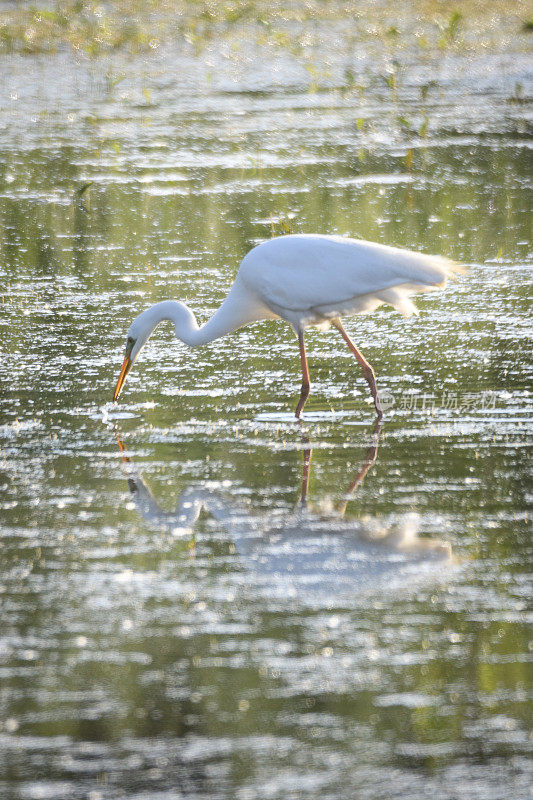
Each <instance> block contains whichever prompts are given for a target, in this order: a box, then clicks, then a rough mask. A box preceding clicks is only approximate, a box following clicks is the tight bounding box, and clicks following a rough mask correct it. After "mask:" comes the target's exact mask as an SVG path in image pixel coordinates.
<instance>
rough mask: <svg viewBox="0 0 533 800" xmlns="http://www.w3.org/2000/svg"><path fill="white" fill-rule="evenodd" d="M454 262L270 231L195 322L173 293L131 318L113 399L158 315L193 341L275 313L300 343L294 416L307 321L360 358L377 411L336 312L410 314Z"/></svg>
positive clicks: (305, 386) (305, 390)
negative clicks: (417, 297) (331, 331)
mask: <svg viewBox="0 0 533 800" xmlns="http://www.w3.org/2000/svg"><path fill="white" fill-rule="evenodd" d="M456 270H457V265H456V264H454V262H452V261H450V260H449V259H447V258H443V257H442V256H430V255H425V254H423V253H415V252H412V251H410V250H401V249H398V248H396V247H388V246H386V245H383V244H376V243H375V242H365V241H362V240H357V239H349V238H345V237H341V236H323V235H319V234H294V235H289V236H280V237H277V238H274V239H269V240H268V241H266V242H263V243H262V244H259V245H257V247H254V248H253V249H252V250H250V252H249V253H248V254H247V255H246V256H245V257H244V258H243V260H242V262H241V265H240V267H239V271H238V272H237V276H236V278H235V281H234V283H233V286H232V287H231V289H230V292H229V294H228V296H227V297H226V299H225V300H224V302H223V303H222V305H221V306H220V308H219V309H218V310H217V311H216V312H215V314H213V316H212V317H211V319H210V320H208V321H207V322H206V323H205V324H204V325H202V326H201V327H199V326H198V323H197V321H196V318H195V316H194V314H193V312H192V311H191V309H190V308H188V306H186V305H185V304H184V303H180V302H178V301H176V300H166V301H163V302H161V303H157V304H156V305H154V306H152V307H151V308H148V309H146V311H143V312H142V313H141V314H139V316H138V317H136V318H135V319H134V320H133V322H132V324H131V325H130V328H129V330H128V334H127V340H126V353H125V356H124V362H123V364H122V369H121V370H120V375H119V377H118V380H117V384H116V387H115V392H114V395H113V400H116V399H117V398H118V396H119V394H120V391H121V389H122V386H123V385H124V381H125V380H126V375H127V374H128V372H129V370H130V368H131V365H132V364H133V363H134V361H135V359H136V358H137V356H138V355H139V352H140V350H141V348H142V347H143V345H144V344H145V343H146V341H147V340H148V338H149V336H150V335H151V334H152V332H153V330H154V329H155V327H156V326H157V325H159V323H160V322H163V321H164V320H170V321H171V322H173V323H174V326H175V333H176V336H177V338H178V339H181V341H182V342H185V344H187V345H189V346H190V347H197V346H198V345H201V344H205V343H206V342H211V341H213V340H214V339H218V338H219V337H220V336H224V335H225V334H227V333H230V332H231V331H234V330H236V329H237V328H240V327H242V326H243V325H247V324H248V323H250V322H255V321H256V320H261V319H268V318H275V317H281V318H282V319H285V320H287V322H289V323H290V324H291V325H292V327H293V328H294V331H295V333H296V336H297V337H298V342H299V346H300V358H301V364H302V388H301V392H300V399H299V401H298V405H297V407H296V417H299V416H300V414H301V412H302V409H303V407H304V405H305V401H306V400H307V397H308V396H309V389H310V382H309V368H308V366H307V356H306V353H305V344H304V331H305V329H306V328H307V327H309V326H316V327H318V328H328V327H329V326H330V325H334V326H335V327H336V328H337V330H338V331H339V332H340V334H341V336H342V337H343V339H344V341H345V342H346V344H347V345H348V347H349V348H350V350H351V351H352V353H353V354H354V356H355V357H356V359H357V361H358V362H359V364H360V365H361V368H362V370H363V375H364V376H365V378H366V380H367V382H368V385H369V386H370V391H371V392H372V397H373V399H374V404H375V406H376V411H377V414H378V418H381V416H382V409H381V405H380V401H379V396H378V391H377V387H376V379H375V376H374V370H373V369H372V367H371V366H370V364H369V363H368V361H367V360H366V359H365V357H364V356H363V354H362V353H361V352H360V351H359V350H358V349H357V347H356V346H355V345H354V343H353V342H352V341H351V339H350V337H349V336H348V334H347V333H346V331H345V330H344V328H343V326H342V323H341V320H340V318H341V316H344V315H347V314H362V313H364V312H367V311H373V310H374V309H375V308H377V306H379V305H381V304H382V303H388V304H389V305H391V306H394V307H395V308H397V309H398V310H399V311H401V312H402V314H404V315H405V316H410V315H411V314H416V313H417V310H416V307H415V305H414V303H413V302H412V301H411V300H410V299H409V294H412V293H418V292H427V291H431V290H433V289H438V288H442V287H444V286H445V284H446V279H447V278H449V277H450V276H451V275H452V274H453V273H454V272H455V271H456Z"/></svg>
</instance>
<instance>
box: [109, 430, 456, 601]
mask: <svg viewBox="0 0 533 800" xmlns="http://www.w3.org/2000/svg"><path fill="white" fill-rule="evenodd" d="M379 432H380V426H379V423H377V424H376V427H375V429H374V434H373V441H372V444H371V446H370V447H369V448H368V450H367V452H366V455H365V457H364V460H363V463H362V465H361V467H360V469H359V471H358V472H357V475H356V476H355V478H354V479H353V480H352V482H351V484H350V486H349V488H348V491H347V493H346V494H345V495H344V497H343V499H342V501H341V503H340V506H338V507H337V509H336V510H335V511H331V510H328V511H327V512H325V513H324V512H322V513H321V512H320V511H314V510H310V509H309V508H308V487H309V472H310V465H311V449H310V448H307V449H305V450H304V462H303V478H302V492H301V498H300V502H299V503H298V506H297V508H296V509H295V510H293V511H292V512H289V513H287V514H270V515H269V514H265V513H262V514H254V513H253V510H252V509H251V508H250V507H249V506H246V505H245V504H243V503H242V502H235V501H234V500H232V499H230V498H229V497H228V496H227V494H226V493H224V492H222V491H221V490H220V489H217V488H215V489H210V488H208V487H207V486H205V485H201V486H189V487H188V488H187V489H185V490H184V491H183V492H182V493H181V495H180V498H179V501H178V505H177V508H176V510H175V511H171V512H167V511H163V510H162V508H161V507H160V505H159V504H158V502H157V500H155V498H154V496H153V494H152V492H151V490H150V489H149V487H148V485H147V484H146V483H145V481H144V480H143V478H142V477H141V476H140V475H139V474H138V472H137V471H136V470H135V468H134V467H133V465H132V464H131V461H130V459H129V457H128V456H127V455H126V451H125V448H124V445H123V444H122V442H121V441H120V439H119V437H118V435H117V441H118V444H119V447H120V450H121V451H122V460H123V462H124V464H125V465H126V471H127V475H128V484H129V488H130V492H131V494H132V496H133V499H134V502H135V506H136V508H137V510H138V512H139V513H140V515H141V516H142V517H143V518H144V519H145V520H146V521H147V522H148V523H150V524H152V525H155V526H157V527H159V528H162V529H164V530H167V531H169V532H170V533H172V534H173V535H175V536H186V535H191V534H192V532H193V528H194V526H195V524H196V522H197V520H198V518H199V516H200V513H201V511H202V509H204V510H205V511H206V512H207V513H208V514H209V515H210V516H211V517H212V518H213V519H214V520H216V522H217V523H218V524H219V525H220V526H221V527H222V528H223V529H224V530H225V531H226V532H227V533H228V534H229V535H230V536H231V537H232V540H233V543H234V545H235V549H236V552H237V553H238V554H239V557H240V559H241V561H243V562H244V563H245V564H246V566H247V567H248V568H249V569H250V570H251V571H252V572H253V573H254V575H255V579H256V581H255V582H256V583H259V584H260V585H263V586H264V590H265V592H267V593H271V592H272V591H274V592H276V591H279V592H281V593H282V596H286V594H287V591H289V589H290V591H292V592H295V591H298V594H300V593H303V594H304V595H306V597H307V598H308V600H310V599H311V597H315V598H316V597H317V596H318V595H324V594H330V593H334V594H336V595H339V594H342V595H344V594H345V593H347V594H350V593H353V592H354V591H357V592H361V591H371V592H373V591H378V590H379V591H382V590H384V589H387V588H389V589H390V588H392V587H397V586H399V585H400V586H402V585H406V584H410V583H411V582H417V583H418V581H419V580H420V579H421V577H423V576H425V577H426V578H427V577H430V576H432V575H433V576H434V575H435V573H436V572H437V571H438V567H439V565H443V564H445V563H446V562H449V561H450V560H451V549H450V546H449V544H448V543H446V542H442V541H435V540H430V539H422V538H420V537H419V536H418V534H417V526H418V524H417V517H416V515H403V516H401V517H399V518H397V519H390V518H370V517H365V518H361V519H358V520H355V521H354V520H351V521H349V520H346V519H345V518H344V514H345V510H346V506H347V503H348V501H349V500H350V499H351V496H352V493H353V492H354V491H355V489H356V488H357V486H358V485H359V484H360V483H361V481H362V480H363V479H364V477H365V475H366V474H367V472H368V470H369V469H370V467H371V466H372V465H373V464H374V462H375V460H376V456H377V449H378V438H379Z"/></svg>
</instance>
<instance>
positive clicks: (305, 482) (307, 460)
mask: <svg viewBox="0 0 533 800" xmlns="http://www.w3.org/2000/svg"><path fill="white" fill-rule="evenodd" d="M305 443H306V444H307V445H309V439H308V438H307V437H306V438H305ZM312 454H313V451H312V450H311V446H310V445H309V447H307V448H306V449H305V450H304V469H303V475H302V494H301V497H300V505H301V507H302V508H306V507H307V493H308V491H309V467H310V465H311V456H312Z"/></svg>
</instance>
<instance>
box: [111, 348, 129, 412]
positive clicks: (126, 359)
mask: <svg viewBox="0 0 533 800" xmlns="http://www.w3.org/2000/svg"><path fill="white" fill-rule="evenodd" d="M130 367H131V358H130V354H129V353H126V355H125V356H124V361H123V362H122V369H121V370H120V375H119V376H118V381H117V385H116V386H115V393H114V395H113V402H115V401H116V399H117V397H118V396H119V394H120V391H121V389H122V387H123V386H124V381H125V380H126V375H127V374H128V372H129V371H130Z"/></svg>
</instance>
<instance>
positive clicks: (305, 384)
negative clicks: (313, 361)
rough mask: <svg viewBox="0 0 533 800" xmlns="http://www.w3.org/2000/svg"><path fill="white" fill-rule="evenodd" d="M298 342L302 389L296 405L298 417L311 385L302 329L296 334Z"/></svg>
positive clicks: (298, 417)
mask: <svg viewBox="0 0 533 800" xmlns="http://www.w3.org/2000/svg"><path fill="white" fill-rule="evenodd" d="M298 344H299V345H300V359H301V361H302V389H301V392H300V399H299V400H298V405H297V406H296V418H297V419H300V414H301V413H302V408H303V407H304V406H305V401H306V400H307V398H308V397H309V389H310V386H311V384H310V383H309V367H308V366H307V356H306V355H305V343H304V335H303V331H302V332H301V333H299V334H298Z"/></svg>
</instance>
